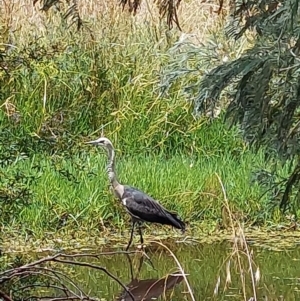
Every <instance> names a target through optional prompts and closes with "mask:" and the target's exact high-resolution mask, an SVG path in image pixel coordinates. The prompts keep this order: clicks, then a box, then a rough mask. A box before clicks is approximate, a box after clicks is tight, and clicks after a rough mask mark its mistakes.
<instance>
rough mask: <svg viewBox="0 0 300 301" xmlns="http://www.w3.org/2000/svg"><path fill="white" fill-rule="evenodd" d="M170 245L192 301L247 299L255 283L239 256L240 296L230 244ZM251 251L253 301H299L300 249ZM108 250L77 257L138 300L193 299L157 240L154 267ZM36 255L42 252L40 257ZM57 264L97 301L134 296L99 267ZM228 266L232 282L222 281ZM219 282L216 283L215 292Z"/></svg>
mask: <svg viewBox="0 0 300 301" xmlns="http://www.w3.org/2000/svg"><path fill="white" fill-rule="evenodd" d="M169 247H170V249H171V250H172V252H174V254H175V255H176V257H177V258H178V260H179V262H180V263H181V265H182V267H183V269H184V272H185V273H186V274H187V279H188V281H189V284H190V286H191V288H192V291H193V294H194V297H195V300H197V301H198V300H247V301H248V300H251V297H252V296H253V287H252V283H251V277H250V273H249V270H248V269H247V267H248V266H249V265H248V261H247V260H248V259H247V257H243V256H241V257H240V260H241V264H242V266H243V269H244V270H243V277H244V278H243V279H244V287H245V294H243V290H242V287H243V285H242V281H241V273H240V269H239V264H238V261H237V260H236V257H234V256H232V254H233V253H234V252H233V250H232V245H231V244H230V243H228V242H223V243H214V244H197V245H184V244H170V245H169ZM251 250H252V251H253V252H252V253H251V254H252V255H251V260H252V261H253V262H254V263H255V264H254V265H253V266H254V272H255V273H256V272H257V271H260V273H259V274H260V277H259V278H260V279H259V281H258V282H257V283H256V284H255V287H256V293H257V300H263V301H275V300H276V301H279V300H300V293H299V292H300V281H299V266H300V265H299V260H300V248H294V249H289V250H284V251H280V252H279V251H270V250H268V249H263V248H260V247H254V246H251ZM111 251H112V252H111V253H110V254H107V253H105V254H104V253H103V254H101V255H100V256H98V257H97V258H96V257H90V256H83V257H82V258H80V260H82V261H83V262H88V263H89V264H91V265H93V264H97V265H100V266H102V267H105V268H106V269H107V270H108V271H109V272H110V273H112V274H113V275H115V276H116V277H117V278H118V279H119V280H120V281H121V282H122V283H123V284H124V285H126V287H127V289H128V290H129V291H130V293H131V294H132V295H133V296H134V298H135V300H136V301H139V300H144V301H148V300H149V301H150V300H167V301H170V300H172V301H181V300H191V297H190V295H189V294H188V289H187V285H186V283H185V280H184V279H183V276H182V275H181V274H180V272H179V268H178V266H177V264H176V263H175V261H174V258H173V257H172V256H171V255H170V253H169V252H168V251H167V250H166V249H165V248H163V247H161V246H159V245H156V244H152V245H151V246H150V247H148V248H147V251H146V253H147V256H149V258H150V259H151V262H152V264H153V265H152V264H151V262H150V261H149V260H148V259H147V256H145V255H143V253H142V252H136V253H132V254H126V253H124V252H123V253H120V252H119V253H118V252H117V250H111ZM113 251H116V252H113ZM91 253H93V254H100V253H101V251H100V250H95V249H94V251H91ZM36 256H37V255H35V256H34V257H36ZM40 256H41V254H39V255H38V257H40ZM43 256H44V254H43ZM31 259H32V258H31ZM27 260H28V259H27ZM228 263H230V265H229V264H228ZM58 267H59V268H62V269H63V270H64V271H66V272H67V273H68V275H70V277H72V279H73V280H74V281H76V283H78V285H79V286H80V287H81V288H82V290H84V291H85V292H88V294H89V295H90V296H94V297H96V298H98V299H99V300H110V301H112V300H115V301H127V300H132V299H131V297H130V295H129V294H128V292H126V290H124V289H123V288H122V287H121V286H120V285H119V284H118V283H117V282H116V281H114V280H113V279H112V278H110V277H108V276H107V275H106V274H105V273H103V272H101V271H99V270H94V269H88V268H86V267H82V266H74V267H69V266H68V267H65V266H64V267H63V266H58ZM228 269H230V282H227V283H226V279H227V280H228ZM217 282H219V283H220V285H219V290H218V294H217V295H216V296H215V295H214V291H215V288H216V283H217ZM245 296H246V297H247V299H245ZM57 297H60V296H59V295H57Z"/></svg>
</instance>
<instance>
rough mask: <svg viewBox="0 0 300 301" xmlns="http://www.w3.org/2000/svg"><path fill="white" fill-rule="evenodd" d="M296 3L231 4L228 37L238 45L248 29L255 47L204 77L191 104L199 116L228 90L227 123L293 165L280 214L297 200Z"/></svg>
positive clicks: (299, 37)
mask: <svg viewBox="0 0 300 301" xmlns="http://www.w3.org/2000/svg"><path fill="white" fill-rule="evenodd" d="M299 2H300V1H299V0H290V1H284V2H279V1H274V0H262V1H250V0H248V1H247V0H243V1H241V0H236V1H234V9H233V13H232V16H231V17H232V20H231V22H230V24H229V26H228V27H227V28H226V31H227V35H228V36H229V37H233V38H235V39H239V38H240V37H241V36H242V35H243V34H245V33H246V31H247V30H248V29H250V28H251V29H254V30H255V31H256V33H257V35H256V39H255V43H254V45H253V47H252V48H250V49H248V50H247V51H245V52H244V53H243V54H242V55H241V56H240V57H239V58H238V59H236V60H233V61H231V62H225V63H223V64H221V65H219V66H217V67H216V68H214V69H212V70H211V71H210V72H208V73H207V74H206V75H205V76H204V77H203V78H202V80H201V82H200V85H199V93H198V95H197V97H196V99H195V106H196V110H197V111H201V110H202V109H203V107H204V106H207V105H209V104H210V105H212V104H213V105H215V104H216V103H217V102H218V100H219V99H220V95H221V93H222V92H223V91H224V89H225V88H227V87H230V88H231V89H230V91H231V93H230V95H229V96H230V97H229V101H230V103H229V105H228V108H227V117H228V118H230V119H231V120H232V122H233V123H240V124H241V125H242V129H243V133H244V135H245V138H246V139H247V140H248V141H249V142H251V143H253V144H255V145H256V146H258V147H260V146H262V145H264V146H267V147H268V148H269V149H271V150H275V151H276V152H277V153H278V154H279V156H280V157H281V158H282V159H283V160H285V162H287V160H289V161H290V162H292V166H293V170H292V172H291V173H290V176H289V177H288V178H287V179H286V181H285V185H284V189H283V191H282V199H281V203H280V206H281V208H282V209H286V208H287V205H288V201H289V199H290V197H291V196H293V199H294V200H295V201H296V200H297V199H299V189H298V185H299V183H300V149H299V141H300V56H299V53H300V26H299ZM294 188H295V190H293V189H294ZM294 193H295V194H294Z"/></svg>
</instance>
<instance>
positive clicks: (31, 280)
mask: <svg viewBox="0 0 300 301" xmlns="http://www.w3.org/2000/svg"><path fill="white" fill-rule="evenodd" d="M136 252H138V251H135V252H124V251H120V252H104V253H99V254H85V253H84V254H64V253H58V254H55V255H52V256H47V257H43V258H41V259H39V260H36V261H34V262H31V263H28V264H25V265H21V266H19V267H15V268H11V269H8V270H6V271H3V272H1V273H0V285H1V287H2V288H3V287H5V286H7V287H8V288H10V289H7V291H9V292H10V295H8V294H7V293H6V292H5V290H3V291H1V290H0V298H1V299H3V300H4V301H13V300H14V295H19V297H21V299H22V300H25V301H26V300H34V299H41V297H42V298H43V299H45V298H46V299H47V301H64V300H91V301H96V300H99V297H97V298H93V297H91V296H89V295H88V294H87V293H85V292H84V291H83V290H82V289H81V288H80V287H79V285H78V284H77V283H75V281H74V280H72V279H71V277H70V276H68V275H66V274H65V273H64V272H62V271H61V270H58V269H57V268H55V267H54V266H53V265H51V267H49V263H54V264H55V263H58V264H62V265H69V266H81V267H86V268H89V269H93V270H98V271H101V272H103V273H105V274H106V275H107V276H108V277H110V278H111V279H113V280H114V281H115V282H117V283H118V284H119V285H120V286H121V287H122V288H123V290H124V291H126V292H127V294H128V295H129V296H130V298H131V299H132V300H133V301H134V296H133V295H132V293H131V292H130V290H128V288H127V287H126V285H124V284H123V283H122V282H121V280H119V278H117V277H116V276H114V275H113V274H112V273H111V272H109V271H108V270H107V269H106V268H105V267H102V266H100V265H97V264H92V263H88V262H83V261H79V260H78V259H82V258H84V257H89V258H96V259H99V257H100V256H103V255H115V254H130V253H136ZM24 281H27V282H28V284H27V283H26V285H24ZM10 282H13V289H12V287H10V286H9V284H10ZM18 283H19V285H18ZM21 283H22V284H23V285H21ZM37 288H39V290H40V291H46V290H47V289H48V292H47V293H49V292H51V290H52V291H53V290H55V292H56V294H55V296H51V295H50V296H35V295H30V293H31V292H32V293H33V291H34V290H35V289H37ZM57 293H61V294H62V296H59V297H58V296H57ZM20 294H23V295H21V296H20ZM26 294H27V295H26Z"/></svg>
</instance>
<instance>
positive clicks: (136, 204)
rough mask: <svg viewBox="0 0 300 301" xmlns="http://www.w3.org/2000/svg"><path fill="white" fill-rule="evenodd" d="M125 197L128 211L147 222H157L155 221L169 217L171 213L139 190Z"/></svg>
mask: <svg viewBox="0 0 300 301" xmlns="http://www.w3.org/2000/svg"><path fill="white" fill-rule="evenodd" d="M124 197H125V199H126V205H125V206H126V208H127V209H128V211H129V212H130V213H131V214H133V215H135V216H137V217H139V218H141V219H143V220H145V221H150V222H155V219H156V220H157V219H158V218H166V217H167V216H168V213H169V212H168V211H167V210H166V209H165V208H164V207H163V206H161V205H160V204H159V203H158V202H157V201H155V200H154V199H153V198H151V197H150V196H148V195H146V194H144V193H143V192H141V191H139V190H134V191H130V193H128V194H125V195H124Z"/></svg>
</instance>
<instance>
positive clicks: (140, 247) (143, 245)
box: [137, 244, 147, 250]
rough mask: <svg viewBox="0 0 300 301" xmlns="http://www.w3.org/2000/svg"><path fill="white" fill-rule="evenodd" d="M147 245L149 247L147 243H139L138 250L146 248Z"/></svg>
mask: <svg viewBox="0 0 300 301" xmlns="http://www.w3.org/2000/svg"><path fill="white" fill-rule="evenodd" d="M146 247H147V246H146V245H145V244H142V245H138V246H137V249H138V250H145V249H146Z"/></svg>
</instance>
